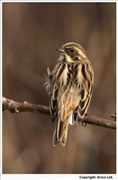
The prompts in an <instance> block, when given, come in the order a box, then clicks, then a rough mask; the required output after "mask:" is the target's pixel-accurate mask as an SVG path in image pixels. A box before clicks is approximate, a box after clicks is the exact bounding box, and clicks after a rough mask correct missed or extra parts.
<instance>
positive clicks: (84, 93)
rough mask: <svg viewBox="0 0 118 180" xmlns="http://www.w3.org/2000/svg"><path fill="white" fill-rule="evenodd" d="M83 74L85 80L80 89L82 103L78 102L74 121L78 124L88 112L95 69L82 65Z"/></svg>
mask: <svg viewBox="0 0 118 180" xmlns="http://www.w3.org/2000/svg"><path fill="white" fill-rule="evenodd" d="M81 74H82V77H83V78H82V79H83V80H82V82H81V88H80V101H79V102H78V106H77V107H76V109H75V110H74V119H75V120H76V122H78V120H81V119H82V118H83V117H84V116H85V114H86V112H87V109H88V106H89V104H90V100H91V96H92V90H93V83H94V73H93V68H92V66H91V65H90V64H83V65H82V67H81Z"/></svg>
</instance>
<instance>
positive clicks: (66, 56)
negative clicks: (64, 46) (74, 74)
mask: <svg viewBox="0 0 118 180" xmlns="http://www.w3.org/2000/svg"><path fill="white" fill-rule="evenodd" d="M65 58H66V62H73V61H72V59H71V57H70V56H69V55H68V54H65Z"/></svg>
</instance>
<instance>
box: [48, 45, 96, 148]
mask: <svg viewBox="0 0 118 180" xmlns="http://www.w3.org/2000/svg"><path fill="white" fill-rule="evenodd" d="M57 51H59V52H60V57H59V59H58V61H57V64H56V66H55V67H54V69H53V71H52V72H50V70H49V68H47V77H46V83H45V86H46V90H47V92H48V94H49V96H50V103H49V106H50V113H51V116H52V122H53V123H54V122H56V128H55V131H54V134H53V140H52V142H53V145H54V146H55V145H56V144H57V143H61V144H62V145H63V146H64V145H65V144H66V140H67V133H68V125H69V124H74V122H76V123H77V124H78V122H80V121H82V119H83V117H84V116H85V113H86V112H87V109H88V107H89V104H90V100H91V96H92V89H93V83H94V72H93V68H92V65H91V63H90V61H89V59H88V57H87V54H86V52H85V50H84V49H83V47H82V46H81V45H79V44H77V43H75V42H69V43H66V44H64V45H63V46H62V47H61V48H60V49H57Z"/></svg>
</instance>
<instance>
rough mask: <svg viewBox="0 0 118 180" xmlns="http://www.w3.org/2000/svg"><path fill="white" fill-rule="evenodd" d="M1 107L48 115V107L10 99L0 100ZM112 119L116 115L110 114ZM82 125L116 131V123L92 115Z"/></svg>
mask: <svg viewBox="0 0 118 180" xmlns="http://www.w3.org/2000/svg"><path fill="white" fill-rule="evenodd" d="M2 107H3V111H4V110H9V111H10V112H11V113H20V112H32V113H40V114H45V115H50V111H49V107H47V106H42V105H36V104H31V103H28V102H26V101H24V102H23V103H19V102H16V101H13V100H11V99H7V98H5V97H3V98H2ZM111 117H112V118H114V119H115V118H116V114H112V116H111ZM83 122H84V123H87V124H92V125H97V126H102V127H106V128H110V129H116V122H115V120H107V119H103V118H99V117H95V116H93V115H88V114H86V116H85V117H84V119H83Z"/></svg>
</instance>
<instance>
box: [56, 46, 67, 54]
mask: <svg viewBox="0 0 118 180" xmlns="http://www.w3.org/2000/svg"><path fill="white" fill-rule="evenodd" d="M56 50H57V51H58V52H61V53H64V52H65V51H64V48H63V47H61V48H59V49H56Z"/></svg>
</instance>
